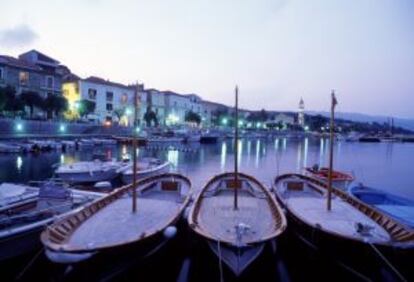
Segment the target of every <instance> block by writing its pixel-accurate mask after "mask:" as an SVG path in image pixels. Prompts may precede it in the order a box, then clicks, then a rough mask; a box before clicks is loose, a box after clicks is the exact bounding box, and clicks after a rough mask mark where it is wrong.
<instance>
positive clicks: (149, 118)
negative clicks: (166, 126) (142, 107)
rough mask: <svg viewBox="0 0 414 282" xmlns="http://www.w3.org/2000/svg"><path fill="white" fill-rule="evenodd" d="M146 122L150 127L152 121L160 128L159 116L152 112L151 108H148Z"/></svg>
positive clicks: (145, 115) (145, 116)
mask: <svg viewBox="0 0 414 282" xmlns="http://www.w3.org/2000/svg"><path fill="white" fill-rule="evenodd" d="M144 120H145V122H146V124H147V126H148V127H149V126H151V122H152V121H153V122H154V124H155V125H156V126H158V118H157V114H156V113H155V112H154V111H153V110H151V107H147V111H146V112H145V114H144Z"/></svg>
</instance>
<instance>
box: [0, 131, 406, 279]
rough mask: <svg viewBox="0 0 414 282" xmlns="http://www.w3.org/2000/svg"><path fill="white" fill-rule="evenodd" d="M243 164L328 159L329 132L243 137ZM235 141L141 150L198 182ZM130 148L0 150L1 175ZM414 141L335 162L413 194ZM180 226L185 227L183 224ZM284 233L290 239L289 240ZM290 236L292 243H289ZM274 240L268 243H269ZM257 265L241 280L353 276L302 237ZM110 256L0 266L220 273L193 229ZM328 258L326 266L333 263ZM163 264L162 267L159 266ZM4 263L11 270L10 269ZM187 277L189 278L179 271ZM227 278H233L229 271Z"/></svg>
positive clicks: (292, 168) (266, 171) (50, 272)
mask: <svg viewBox="0 0 414 282" xmlns="http://www.w3.org/2000/svg"><path fill="white" fill-rule="evenodd" d="M240 148H241V150H240V151H239V166H240V170H241V171H243V172H247V173H250V174H252V175H254V176H256V177H257V178H258V179H259V180H261V181H262V182H263V183H264V184H266V185H267V186H270V183H271V181H272V179H273V178H274V177H275V176H276V175H277V174H281V173H285V172H300V171H301V170H302V169H303V167H305V166H312V165H313V164H315V163H318V164H320V165H322V166H324V165H326V164H327V162H328V150H329V142H328V141H327V140H325V139H310V138H309V139H286V138H279V139H273V140H266V139H255V140H242V141H240ZM233 152H234V144H233V142H232V141H231V140H227V141H223V142H219V143H217V144H212V145H200V144H191V145H183V144H177V145H176V146H175V147H174V148H172V147H165V146H159V145H158V146H157V145H153V146H148V147H146V148H143V147H141V148H139V149H138V153H139V157H144V156H150V157H159V158H162V159H167V160H169V161H170V162H171V164H172V167H171V170H172V171H177V172H180V173H182V174H185V175H187V176H188V177H190V178H191V180H192V182H193V185H194V188H195V189H200V188H201V187H202V185H203V184H204V183H205V182H206V181H207V180H208V179H209V178H210V177H212V176H213V175H215V174H217V173H220V172H224V171H230V170H232V169H233V165H234V154H233ZM130 154H131V148H130V147H128V146H112V147H90V148H85V149H84V150H80V151H68V152H65V153H62V152H49V153H42V154H39V155H33V154H22V155H0V168H1V169H0V182H3V181H10V182H22V183H24V182H27V181H30V180H43V179H47V178H49V177H52V176H53V172H54V170H55V168H56V167H57V166H58V165H59V164H60V163H71V162H75V161H82V160H93V159H94V158H95V157H96V156H98V155H99V156H101V157H102V156H104V157H105V158H106V159H113V158H115V159H121V158H123V157H128V156H130ZM413 158H414V144H402V143H372V144H366V143H347V142H338V143H336V144H335V167H336V169H340V170H344V171H349V172H352V173H354V175H355V176H356V178H357V181H358V182H363V183H365V184H366V185H369V186H372V187H375V188H378V189H383V190H386V191H389V192H393V193H395V194H398V195H402V196H405V197H407V198H410V199H414V187H413V186H412V181H411V180H412V177H413V173H414V169H413V166H412V162H411V161H412V160H413ZM182 230H185V228H183V229H182ZM286 239H287V240H286ZM292 242H293V243H292ZM269 246H270V245H269ZM265 250H267V251H264V253H263V255H262V256H261V257H260V261H258V262H256V263H255V265H256V266H255V267H254V268H253V269H252V270H250V271H247V273H246V274H244V276H243V277H244V278H243V279H241V280H238V281H241V282H244V281H293V282H295V281H333V280H335V281H356V280H355V277H353V276H351V278H349V277H348V276H346V275H348V274H347V273H344V272H339V273H338V271H340V269H338V268H333V266H331V265H330V264H329V261H326V260H324V259H322V258H319V257H315V254H314V253H308V252H307V251H305V250H306V249H305V248H304V247H303V246H302V245H299V244H295V243H294V241H291V239H290V238H287V237H285V240H284V241H283V242H282V243H280V244H279V243H278V245H277V248H276V249H275V250H276V255H274V252H275V251H274V250H273V253H272V251H271V250H272V249H271V248H267V249H265ZM136 260H137V259H136V258H134V257H133V256H132V257H128V258H126V259H125V260H124V261H119V262H118V261H117V260H115V261H111V262H110V264H109V265H106V266H105V267H98V268H97V269H95V272H94V271H93V270H92V269H91V268H90V266H89V265H87V266H86V267H85V266H84V268H82V267H77V268H71V267H68V268H66V267H65V266H61V265H57V264H53V263H51V262H50V261H49V260H48V259H47V258H46V257H45V255H44V252H43V250H36V252H34V253H30V254H28V255H26V256H24V257H22V258H19V259H15V260H13V261H11V262H9V263H8V264H7V265H6V266H5V265H2V266H0V270H1V273H2V277H3V280H4V281H13V280H15V279H16V278H20V279H21V281H34V280H36V281H65V280H67V281H88V282H91V281H186V282H192V281H197V282H200V281H208V282H211V281H220V280H221V279H220V277H221V275H222V274H220V273H221V272H220V271H219V270H220V267H219V264H218V259H217V257H216V256H214V255H213V254H212V252H211V251H210V250H208V249H207V245H206V244H203V242H201V243H200V241H199V240H197V239H196V236H192V235H191V232H181V235H180V236H178V237H177V241H176V242H175V243H174V244H170V245H169V247H168V248H167V249H164V250H163V252H162V255H160V256H154V257H151V258H148V259H146V260H144V261H139V262H136ZM328 265H329V266H328ZM160 269H162V271H160ZM6 270H7V272H6ZM344 275H345V276H344ZM180 277H184V279H182V278H180ZM224 281H233V280H232V279H231V278H229V277H225V278H224Z"/></svg>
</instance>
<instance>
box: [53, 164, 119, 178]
mask: <svg viewBox="0 0 414 282" xmlns="http://www.w3.org/2000/svg"><path fill="white" fill-rule="evenodd" d="M126 165H127V163H125V162H116V161H106V162H103V161H100V160H94V161H92V162H76V163H72V164H62V165H60V166H59V167H58V169H57V170H56V171H55V174H56V176H57V177H59V178H61V179H62V180H63V181H66V182H69V183H88V182H99V181H107V180H111V179H113V178H114V177H116V176H117V175H118V173H119V172H118V170H119V169H121V168H123V167H125V166H126Z"/></svg>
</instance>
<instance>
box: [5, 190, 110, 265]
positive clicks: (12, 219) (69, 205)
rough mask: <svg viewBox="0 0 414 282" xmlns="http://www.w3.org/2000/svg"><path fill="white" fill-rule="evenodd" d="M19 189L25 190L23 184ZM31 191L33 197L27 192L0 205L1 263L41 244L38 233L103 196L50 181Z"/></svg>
mask: <svg viewBox="0 0 414 282" xmlns="http://www.w3.org/2000/svg"><path fill="white" fill-rule="evenodd" d="M15 186H20V185H17V184H16V185H15ZM21 189H24V190H25V191H27V190H28V188H27V186H23V185H22V187H21ZM36 190H37V191H36ZM30 191H32V192H34V191H36V192H35V196H30V197H26V196H28V194H27V193H26V194H23V195H22V197H21V199H20V201H15V202H12V203H9V204H8V205H5V206H2V207H0V262H1V261H4V260H6V259H10V258H13V257H16V256H19V255H22V254H24V253H27V252H30V251H32V250H34V249H36V248H37V247H40V246H41V243H40V240H39V237H40V233H41V232H42V231H43V229H44V228H45V227H46V226H47V225H48V224H50V223H51V222H53V221H54V220H55V219H57V218H59V217H62V216H65V215H66V214H67V213H68V212H72V211H74V210H76V209H77V208H79V207H81V206H82V205H84V204H86V203H88V202H90V201H93V200H95V199H97V198H99V197H101V196H103V195H104V194H101V193H92V192H84V191H76V190H68V189H65V188H63V187H57V186H54V185H52V184H50V183H48V184H46V185H44V186H43V187H41V188H40V189H39V188H35V187H31V189H30ZM31 194H32V193H31Z"/></svg>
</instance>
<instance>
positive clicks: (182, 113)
mask: <svg viewBox="0 0 414 282" xmlns="http://www.w3.org/2000/svg"><path fill="white" fill-rule="evenodd" d="M163 94H164V95H165V105H166V111H165V124H166V125H169V126H170V125H178V124H184V123H185V117H186V115H187V113H189V112H190V111H191V112H193V113H196V114H198V115H199V116H200V118H202V104H201V98H200V97H199V96H197V95H195V94H188V95H183V94H178V93H175V92H172V91H164V92H163Z"/></svg>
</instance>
